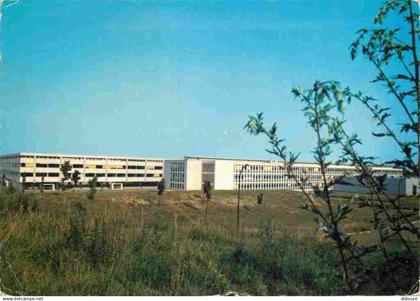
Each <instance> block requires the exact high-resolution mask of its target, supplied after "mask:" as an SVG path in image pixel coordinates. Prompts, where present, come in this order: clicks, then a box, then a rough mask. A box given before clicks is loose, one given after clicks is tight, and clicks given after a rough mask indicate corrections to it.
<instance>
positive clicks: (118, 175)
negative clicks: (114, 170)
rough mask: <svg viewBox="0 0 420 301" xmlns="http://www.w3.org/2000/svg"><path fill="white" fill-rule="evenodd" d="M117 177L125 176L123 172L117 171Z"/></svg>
mask: <svg viewBox="0 0 420 301" xmlns="http://www.w3.org/2000/svg"><path fill="white" fill-rule="evenodd" d="M117 177H120V178H124V177H125V174H123V173H119V174H117Z"/></svg>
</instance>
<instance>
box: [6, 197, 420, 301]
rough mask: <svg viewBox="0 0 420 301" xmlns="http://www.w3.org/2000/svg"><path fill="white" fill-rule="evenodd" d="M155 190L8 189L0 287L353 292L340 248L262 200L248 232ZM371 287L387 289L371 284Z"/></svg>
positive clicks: (96, 291) (25, 290) (407, 278)
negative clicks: (127, 196)
mask: <svg viewBox="0 0 420 301" xmlns="http://www.w3.org/2000/svg"><path fill="white" fill-rule="evenodd" d="M98 196H100V193H99V194H98ZM147 197H148V198H150V203H149V204H147V205H139V204H127V203H126V202H121V203H120V202H108V201H104V200H103V199H101V198H99V197H98V199H97V200H93V201H89V200H87V199H86V198H82V197H79V196H78V195H77V194H76V195H75V196H74V197H72V195H71V194H61V193H60V194H44V195H42V194H35V195H30V194H20V193H5V192H0V229H2V230H1V232H0V244H1V249H0V289H1V290H3V291H4V292H6V293H9V294H23V295H111V296H112V295H216V294H225V293H226V292H228V291H237V292H239V293H240V294H250V295H343V294H346V287H345V285H344V283H343V281H342V277H341V275H340V274H339V269H338V268H337V267H336V263H337V262H338V259H337V256H336V252H335V250H334V249H333V248H332V247H331V246H330V245H329V244H328V243H327V242H325V241H320V240H319V239H318V238H317V237H316V236H314V235H310V234H303V235H297V234H296V232H293V228H292V231H290V230H289V231H286V229H285V228H284V227H283V226H282V225H284V224H282V223H281V222H280V223H279V221H278V220H277V219H276V218H275V216H274V215H273V214H268V213H267V212H265V211H264V210H261V209H259V207H255V208H254V207H252V208H250V209H249V211H250V212H254V215H252V216H251V215H250V216H248V217H247V218H248V220H246V221H249V220H250V218H251V217H252V218H253V219H254V222H255V225H256V231H254V232H252V231H251V232H245V234H244V235H243V236H242V237H241V238H239V237H237V235H236V233H235V231H234V229H235V227H234V226H232V227H230V226H229V224H223V223H218V222H217V221H218V220H217V219H213V221H212V222H211V223H210V225H209V227H208V228H206V227H205V226H204V224H203V219H202V216H201V214H202V213H201V208H200V207H194V209H191V208H189V207H188V206H183V207H182V208H184V207H185V208H187V209H188V210H187V211H183V210H179V208H177V207H171V206H170V205H168V203H166V204H165V203H163V206H160V207H158V206H156V205H152V204H153V203H154V201H153V194H150V195H149V193H148V194H147ZM188 204H190V203H188ZM190 205H191V204H190ZM142 206H143V208H144V213H145V214H144V220H143V221H141V215H140V214H139V212H140V208H141V207H142ZM146 209H147V210H146ZM213 210H215V209H214V208H213ZM243 211H244V212H245V214H247V213H246V212H247V211H246V209H243ZM271 211H272V210H271ZM192 212H195V215H193V213H192ZM227 212H230V211H227ZM232 212H233V211H232ZM255 212H256V213H255ZM225 213H226V212H225ZM213 214H214V215H216V214H215V213H214V212H213ZM227 216H228V215H227V214H226V215H224V218H227ZM234 218H235V217H234V215H233V214H232V216H231V219H232V221H233V220H234ZM308 233H309V232H308ZM370 260H371V261H372V262H371V265H372V266H375V265H378V263H381V262H380V258H375V257H372V258H370ZM392 271H393V273H399V274H398V275H402V276H403V277H404V279H400V280H398V281H399V282H400V283H401V285H399V286H398V287H395V289H394V290H393V292H394V293H395V292H396V293H399V292H403V290H404V289H406V288H407V287H409V286H410V284H411V283H412V281H413V279H416V278H415V277H416V275H415V274H409V273H403V272H402V271H399V270H398V269H394V270H392ZM395 276H397V275H395ZM417 277H418V274H417ZM363 293H365V294H375V293H378V290H377V289H376V288H375V286H374V285H372V286H370V287H368V290H366V291H364V292H363Z"/></svg>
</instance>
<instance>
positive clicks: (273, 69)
mask: <svg viewBox="0 0 420 301" xmlns="http://www.w3.org/2000/svg"><path fill="white" fill-rule="evenodd" d="M380 4H381V1H377V0H368V1H367V0H352V1H347V0H342V1H339V0H319V1H309V0H280V1H240V0H238V1H141V0H137V1H136V0H131V1H129V0H126V1H124V0H115V1H112V0H83V1H82V0H79V1H75V0H57V1H47V0H21V2H20V3H19V4H18V5H16V6H14V7H11V8H10V9H7V10H5V11H4V15H3V20H2V24H1V49H2V64H1V68H0V110H1V117H0V123H1V128H0V140H1V146H0V153H9V152H24V151H27V152H62V153H81V154H103V155H130V156H149V157H170V158H174V157H182V156H184V155H207V156H226V157H243V158H272V157H271V156H270V155H268V154H267V153H266V152H265V151H264V149H265V148H266V147H267V145H266V143H265V139H263V138H262V137H253V136H250V135H249V134H247V133H246V132H245V131H244V130H243V126H244V124H245V123H246V121H247V116H248V115H250V114H254V113H257V112H265V115H266V118H267V122H272V121H277V122H278V126H279V132H280V135H281V136H282V137H284V138H285V139H286V140H287V143H288V145H289V146H290V148H291V149H293V150H295V151H302V157H301V159H303V160H312V154H311V149H312V147H313V145H314V136H313V133H312V132H311V130H310V129H309V128H308V125H307V124H306V120H305V119H304V117H303V115H302V113H301V108H302V107H301V104H299V103H298V102H297V101H296V100H294V99H293V97H292V95H291V93H290V90H291V89H292V87H295V86H302V87H308V86H310V85H311V84H312V83H313V81H315V80H328V79H337V80H340V81H341V82H343V83H345V84H348V85H350V86H351V87H352V88H354V89H356V90H359V89H360V90H363V91H365V92H368V93H369V94H371V95H372V96H376V97H384V101H385V102H386V101H387V100H386V94H384V91H383V89H382V88H380V87H378V86H374V85H371V84H369V80H371V79H373V77H374V70H373V68H372V67H371V66H370V65H369V64H368V63H367V62H365V61H363V60H362V59H359V60H358V61H356V62H352V61H351V60H350V56H349V50H348V47H349V45H350V43H351V42H352V41H353V40H354V38H355V32H356V31H357V30H358V29H360V28H362V27H365V26H366V25H369V24H371V23H372V20H373V16H374V14H375V12H376V11H377V9H378V7H379V6H380ZM396 112H397V115H398V111H396ZM347 118H348V119H349V122H348V126H349V128H350V129H351V130H354V131H357V132H359V133H360V135H361V137H362V138H363V139H364V141H365V148H364V150H365V151H366V153H367V154H370V155H375V156H379V157H380V158H382V159H384V160H386V159H389V158H392V157H395V155H396V153H398V150H397V149H396V147H395V146H394V144H393V143H391V142H387V140H384V139H379V138H371V136H370V132H371V131H372V130H374V122H373V121H372V120H371V116H370V115H369V114H367V113H364V111H363V110H362V108H361V107H359V106H357V105H355V106H352V107H351V108H349V112H348V116H347ZM395 118H398V117H395Z"/></svg>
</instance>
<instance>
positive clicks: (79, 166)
mask: <svg viewBox="0 0 420 301" xmlns="http://www.w3.org/2000/svg"><path fill="white" fill-rule="evenodd" d="M73 167H74V168H83V164H73Z"/></svg>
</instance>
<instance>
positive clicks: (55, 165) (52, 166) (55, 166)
mask: <svg viewBox="0 0 420 301" xmlns="http://www.w3.org/2000/svg"><path fill="white" fill-rule="evenodd" d="M48 167H49V168H59V167H60V164H48Z"/></svg>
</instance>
